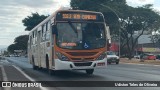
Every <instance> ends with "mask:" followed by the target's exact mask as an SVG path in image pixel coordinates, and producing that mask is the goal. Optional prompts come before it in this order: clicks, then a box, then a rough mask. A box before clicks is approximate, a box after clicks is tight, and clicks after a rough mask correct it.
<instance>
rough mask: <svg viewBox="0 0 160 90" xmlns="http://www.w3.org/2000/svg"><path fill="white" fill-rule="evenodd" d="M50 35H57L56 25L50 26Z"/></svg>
mask: <svg viewBox="0 0 160 90" xmlns="http://www.w3.org/2000/svg"><path fill="white" fill-rule="evenodd" d="M52 34H55V35H57V34H58V32H57V27H56V25H53V26H52Z"/></svg>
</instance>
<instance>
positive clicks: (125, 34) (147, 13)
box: [120, 5, 160, 59]
mask: <svg viewBox="0 0 160 90" xmlns="http://www.w3.org/2000/svg"><path fill="white" fill-rule="evenodd" d="M128 9H129V10H127V11H126V13H125V14H126V15H123V16H122V18H121V21H120V22H121V41H122V40H123V41H125V42H123V45H121V46H122V47H123V46H127V50H128V58H129V59H131V58H132V55H133V53H134V51H135V47H136V44H137V41H138V38H139V37H140V36H141V35H143V33H144V32H149V33H151V32H153V30H157V29H158V28H159V25H160V23H159V22H160V16H159V15H158V13H156V12H154V11H153V10H152V9H151V8H149V5H146V6H143V7H138V8H128ZM135 31H137V32H138V33H137V34H136V35H135Z"/></svg>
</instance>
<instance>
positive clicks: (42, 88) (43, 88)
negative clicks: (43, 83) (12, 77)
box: [12, 65, 48, 90]
mask: <svg viewBox="0 0 160 90" xmlns="http://www.w3.org/2000/svg"><path fill="white" fill-rule="evenodd" d="M12 66H13V67H14V68H15V69H17V70H18V71H19V72H20V73H21V74H23V75H24V76H25V77H26V78H27V79H29V80H30V81H32V82H36V81H35V79H33V78H31V77H30V76H28V75H27V74H26V73H25V72H24V71H22V70H21V69H20V68H19V67H17V66H15V65H12ZM39 88H40V89H41V90H48V89H47V88H45V87H39Z"/></svg>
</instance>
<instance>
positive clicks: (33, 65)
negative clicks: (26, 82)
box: [32, 57, 37, 70]
mask: <svg viewBox="0 0 160 90" xmlns="http://www.w3.org/2000/svg"><path fill="white" fill-rule="evenodd" d="M32 68H33V70H37V66H36V65H35V62H34V58H33V57H32Z"/></svg>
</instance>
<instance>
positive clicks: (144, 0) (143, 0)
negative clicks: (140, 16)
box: [126, 0, 155, 6]
mask: <svg viewBox="0 0 160 90" xmlns="http://www.w3.org/2000/svg"><path fill="white" fill-rule="evenodd" d="M126 1H127V4H128V5H131V6H141V5H145V4H154V2H155V0H126Z"/></svg>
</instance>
